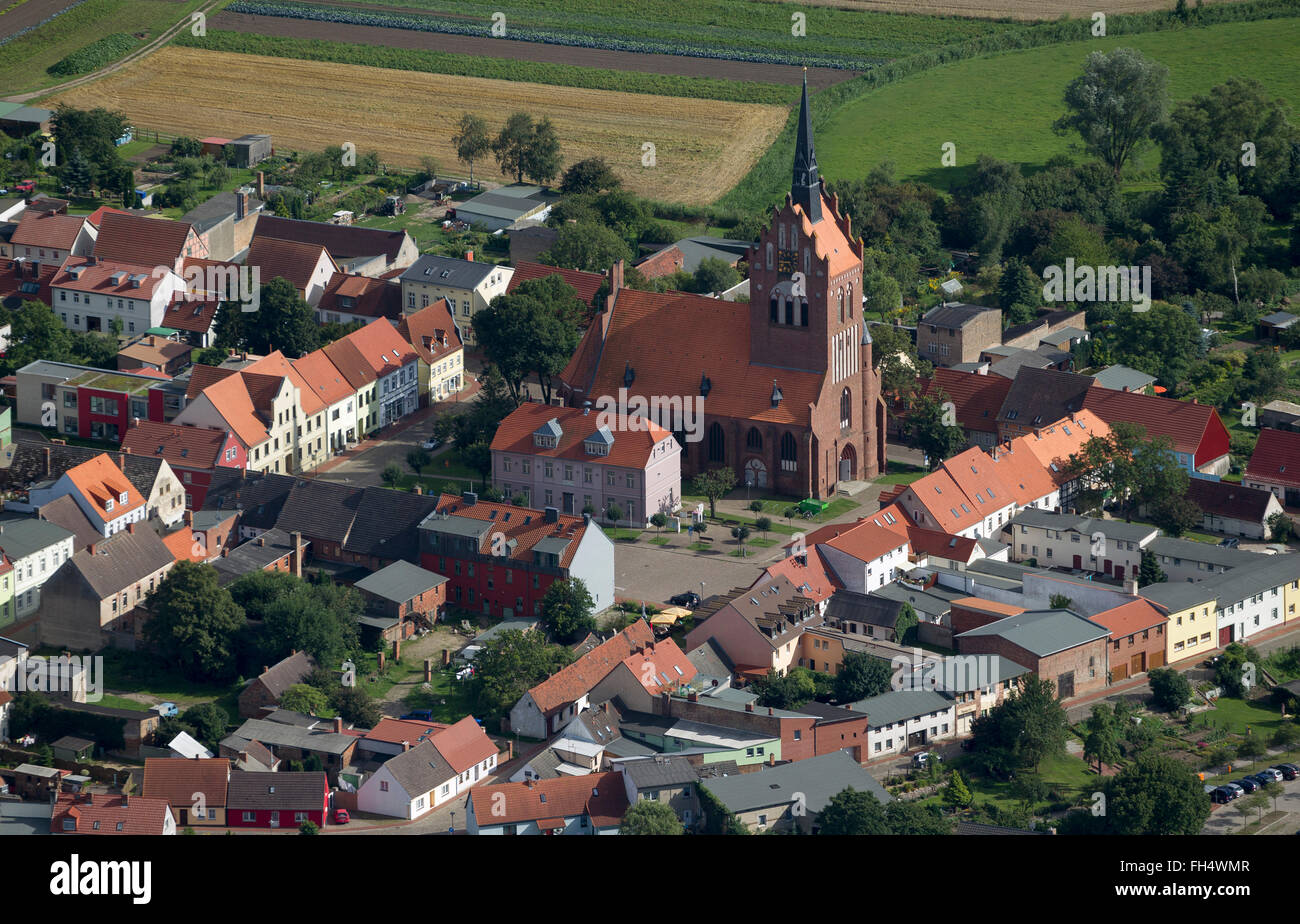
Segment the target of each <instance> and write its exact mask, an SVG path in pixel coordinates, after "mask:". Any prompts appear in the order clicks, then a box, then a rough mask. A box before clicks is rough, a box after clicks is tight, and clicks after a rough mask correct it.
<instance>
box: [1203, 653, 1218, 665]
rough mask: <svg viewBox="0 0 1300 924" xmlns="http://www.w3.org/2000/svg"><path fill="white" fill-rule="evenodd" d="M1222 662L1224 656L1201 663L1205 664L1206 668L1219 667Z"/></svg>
mask: <svg viewBox="0 0 1300 924" xmlns="http://www.w3.org/2000/svg"><path fill="white" fill-rule="evenodd" d="M1222 660H1223V655H1221V654H1216V655H1214V656H1213V657H1209V658H1206V659H1205V660H1204V661H1202V662H1201V663H1202V664H1204V665H1205V666H1206V667H1217V666H1218V665H1219V662H1220V661H1222Z"/></svg>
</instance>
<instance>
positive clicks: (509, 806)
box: [466, 772, 629, 835]
mask: <svg viewBox="0 0 1300 924" xmlns="http://www.w3.org/2000/svg"><path fill="white" fill-rule="evenodd" d="M628 807H629V803H628V797H627V787H626V785H625V784H624V782H623V778H622V774H621V773H617V772H608V773H593V774H590V775H588V776H578V777H556V778H554V779H549V780H528V781H526V782H523V783H498V784H496V785H494V786H482V787H479V788H478V789H476V790H474V791H473V792H472V793H470V797H469V804H468V806H467V808H466V812H467V814H468V817H467V819H466V827H467V829H468V831H469V833H470V834H489V835H499V834H507V835H508V834H546V835H555V834H617V833H618V827H619V823H620V822H621V821H622V820H623V815H624V814H625V813H626V812H627V810H628Z"/></svg>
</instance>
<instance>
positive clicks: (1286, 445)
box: [1242, 427, 1300, 487]
mask: <svg viewBox="0 0 1300 924" xmlns="http://www.w3.org/2000/svg"><path fill="white" fill-rule="evenodd" d="M1242 477H1243V478H1244V479H1245V480H1249V481H1260V482H1263V483H1265V484H1278V485H1294V486H1295V487H1300V433H1292V432H1290V431H1288V430H1274V429H1273V428H1271V427H1265V428H1264V429H1263V430H1260V431H1259V441H1258V442H1257V443H1255V451H1254V452H1253V453H1251V456H1250V463H1249V464H1248V465H1247V466H1246V473H1245V475H1243V476H1242Z"/></svg>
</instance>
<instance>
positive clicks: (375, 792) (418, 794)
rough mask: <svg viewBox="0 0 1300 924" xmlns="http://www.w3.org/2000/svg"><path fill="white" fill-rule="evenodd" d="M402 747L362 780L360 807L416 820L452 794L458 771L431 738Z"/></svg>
mask: <svg viewBox="0 0 1300 924" xmlns="http://www.w3.org/2000/svg"><path fill="white" fill-rule="evenodd" d="M402 747H403V748H404V750H403V751H402V752H401V753H399V754H397V755H396V756H395V757H390V758H388V760H386V761H384V764H383V766H381V767H380V768H379V769H378V770H376V771H375V772H374V773H372V774H370V776H368V777H366V780H365V782H363V783H362V784H361V788H360V789H359V790H358V791H357V810H358V811H362V812H369V813H371V814H375V815H389V816H392V817H395V818H405V819H407V820H408V821H414V820H415V819H416V818H419V817H420V816H421V815H425V814H427V813H428V812H430V811H432V810H433V809H435V808H437V807H438V806H439V805H442V804H443V803H444V802H446V801H447V800H449V799H451V798H452V793H453V785H454V782H453V781H454V780H455V779H456V778H457V777H458V774H457V773H456V771H455V770H453V769H452V767H451V765H450V764H448V763H447V760H446V758H444V757H443V756H442V754H441V753H440V752H439V751H438V749H437V748H436V747H434V746H433V743H432V741H429V740H425V741H421V742H419V743H418V744H415V745H414V746H412V743H411V742H410V741H403V742H402Z"/></svg>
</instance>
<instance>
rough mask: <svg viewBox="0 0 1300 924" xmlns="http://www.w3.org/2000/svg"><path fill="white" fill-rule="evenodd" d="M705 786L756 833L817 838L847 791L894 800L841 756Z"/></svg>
mask: <svg viewBox="0 0 1300 924" xmlns="http://www.w3.org/2000/svg"><path fill="white" fill-rule="evenodd" d="M699 785H700V786H702V787H703V788H705V789H707V790H708V791H709V793H710V794H711V795H712V796H713V798H714V799H716V800H717V801H718V802H719V803H721V805H722V806H723V808H724V809H725V810H726V811H727V812H729V813H731V814H733V815H735V816H736V817H737V818H738V819H739V820H740V822H741V823H743V824H744V825H746V826H747V827H748V828H749V830H750V831H752V832H754V833H756V834H762V833H766V832H768V831H771V832H776V833H802V834H816V833H817V831H818V829H819V827H820V825H819V824H818V818H819V816H820V815H821V813H822V811H823V810H824V809H825V808H826V805H827V804H828V803H829V802H830V801H831V799H833V798H835V796H837V795H839V794H840V793H841V792H843V791H844V790H846V789H855V790H858V791H859V792H869V793H871V795H872V796H874V797H875V798H876V800H877V801H878V802H880V803H881V804H882V805H883V804H885V803H888V802H890V801H892V797H891V796H890V795H889V793H887V792H886V791H885V788H884V787H883V786H881V785H880V783H878V782H877V781H876V779H875V777H873V776H872V775H871V774H870V773H868V772H867V771H866V770H864V769H863V768H862V767H861V766H859V764H858V763H857V762H856V761H854V760H853V758H851V757H849V756H848V755H847V754H842V753H839V752H833V753H829V754H823V755H822V756H820V757H814V758H811V759H809V760H801V761H799V762H797V763H792V764H785V765H783V766H779V767H767V768H765V769H763V770H760V771H758V772H756V773H741V774H736V775H734V776H725V777H721V778H718V777H714V778H710V779H705V780H701V781H700V783H699Z"/></svg>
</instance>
